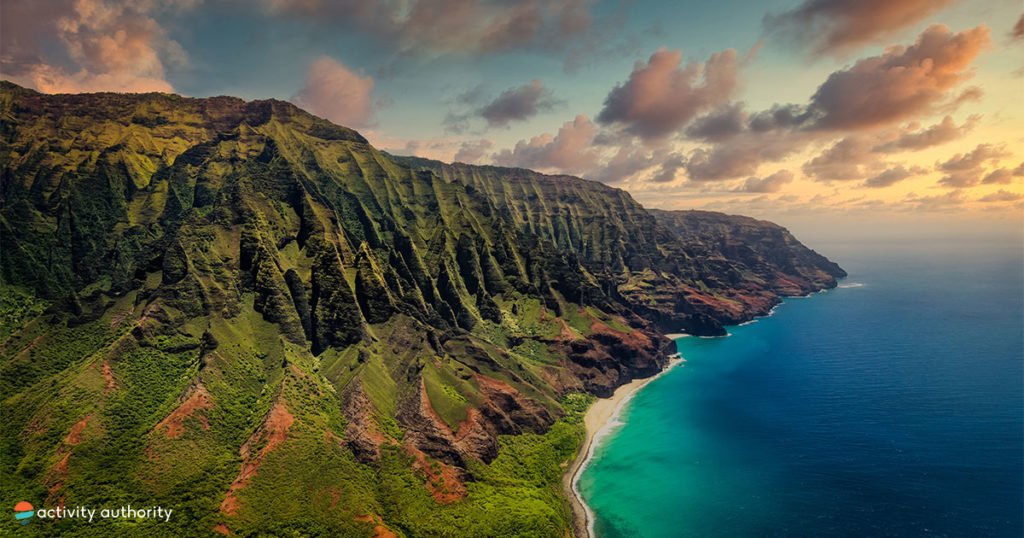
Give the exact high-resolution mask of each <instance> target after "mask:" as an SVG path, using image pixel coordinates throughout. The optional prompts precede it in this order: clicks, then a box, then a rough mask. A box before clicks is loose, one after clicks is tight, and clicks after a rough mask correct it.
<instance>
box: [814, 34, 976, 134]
mask: <svg viewBox="0 0 1024 538" xmlns="http://www.w3.org/2000/svg"><path fill="white" fill-rule="evenodd" d="M988 44H989V31H988V28H986V27H984V26H979V27H977V28H972V29H970V30H965V31H963V32H959V33H953V32H952V31H950V30H949V28H947V27H945V26H942V25H932V26H929V27H928V28H927V29H926V30H925V31H924V32H923V33H922V34H921V35H920V36H919V37H918V38H917V41H916V42H915V43H914V44H913V45H911V46H909V47H902V46H894V47H889V48H888V49H886V51H885V52H884V53H883V54H881V55H879V56H872V57H869V58H865V59H862V60H859V61H857V62H856V63H854V64H853V66H852V67H850V68H848V69H844V70H841V71H836V72H834V73H832V74H831V75H830V76H829V77H828V79H827V80H825V82H824V83H823V84H822V85H821V86H819V87H818V89H817V91H816V92H815V93H814V95H813V96H812V97H811V102H810V104H809V106H808V110H807V113H808V116H809V117H810V118H811V124H810V126H811V127H812V128H818V129H862V128H870V127H875V126H879V125H885V124H887V123H891V122H894V121H900V120H904V119H907V118H910V117H914V116H917V115H919V114H923V113H930V112H934V111H936V110H939V109H941V108H943V107H944V106H945V107H947V108H948V105H950V100H949V97H950V95H949V92H950V90H952V89H953V88H954V87H955V86H956V85H958V84H959V83H961V82H963V81H964V80H966V79H967V78H968V77H969V76H970V72H969V70H968V67H969V65H970V63H971V61H972V60H974V58H975V57H976V56H977V55H978V54H979V53H980V52H981V51H982V50H983V49H984V48H985V47H987V46H988ZM953 99H954V100H955V99H956V97H953Z"/></svg>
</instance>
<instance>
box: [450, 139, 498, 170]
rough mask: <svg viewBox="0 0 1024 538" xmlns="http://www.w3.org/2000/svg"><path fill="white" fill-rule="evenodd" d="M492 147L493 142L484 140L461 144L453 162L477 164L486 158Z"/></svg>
mask: <svg viewBox="0 0 1024 538" xmlns="http://www.w3.org/2000/svg"><path fill="white" fill-rule="evenodd" d="M492 147H494V142H492V141H490V140H486V139H485V140H470V141H467V142H463V143H462V145H461V146H460V147H459V151H458V152H456V153H455V157H453V160H454V162H460V163H468V164H478V163H480V162H481V161H482V160H483V158H484V157H486V156H487V152H489V151H490V150H491V148H492Z"/></svg>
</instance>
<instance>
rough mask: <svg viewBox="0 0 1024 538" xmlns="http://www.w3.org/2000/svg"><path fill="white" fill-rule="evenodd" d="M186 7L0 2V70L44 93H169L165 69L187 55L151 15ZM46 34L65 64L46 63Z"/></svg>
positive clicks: (124, 1) (99, 1)
mask: <svg viewBox="0 0 1024 538" xmlns="http://www.w3.org/2000/svg"><path fill="white" fill-rule="evenodd" d="M192 4H194V2H186V1H180V2H165V3H157V2H138V1H129V0H120V1H113V0H108V1H104V0H74V1H58V2H5V3H4V17H3V19H4V21H5V22H4V23H3V37H0V46H2V49H3V50H4V55H3V57H2V59H0V67H2V70H3V72H4V74H5V76H7V77H9V78H10V79H11V80H12V81H14V82H16V83H19V84H22V85H25V86H29V87H33V88H35V89H37V90H39V91H42V92H46V93H74V92H92V91H118V92H149V91H165V92H169V91H172V90H173V88H172V86H171V84H170V83H169V82H167V80H166V78H165V67H166V65H167V64H172V65H184V64H185V63H186V62H187V56H186V54H185V52H184V50H182V48H181V46H180V45H179V44H178V43H177V42H175V41H174V40H171V39H169V38H168V37H167V35H166V32H165V31H164V29H163V28H162V27H161V26H160V25H159V23H157V21H156V20H155V19H154V18H153V17H152V16H151V15H153V14H154V13H155V12H156V11H158V10H170V9H187V8H189V7H191V6H192ZM15 22H17V24H14V23H15ZM46 39H54V40H56V41H57V42H59V43H61V44H62V45H63V46H64V49H65V52H66V54H67V56H68V58H69V59H70V61H71V62H72V65H58V64H54V63H52V62H50V61H48V60H47V59H46V58H45V57H44V54H43V47H42V43H43V42H44V41H45V40H46Z"/></svg>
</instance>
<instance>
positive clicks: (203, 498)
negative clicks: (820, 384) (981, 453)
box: [0, 82, 841, 537]
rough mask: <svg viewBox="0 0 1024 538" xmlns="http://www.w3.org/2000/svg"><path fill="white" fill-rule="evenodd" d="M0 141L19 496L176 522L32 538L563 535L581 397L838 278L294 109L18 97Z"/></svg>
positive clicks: (709, 225)
mask: <svg viewBox="0 0 1024 538" xmlns="http://www.w3.org/2000/svg"><path fill="white" fill-rule="evenodd" d="M0 116H2V117H3V118H4V122H3V125H2V126H0V131H2V133H3V135H4V136H3V137H0V153H2V154H3V155H4V158H3V159H2V160H0V168H2V170H0V175H2V177H3V178H4V204H3V206H2V207H0V253H2V255H0V483H2V485H3V488H4V491H5V494H6V495H10V496H11V497H10V498H17V499H19V500H20V499H26V500H30V502H33V503H34V504H36V505H37V506H54V505H56V504H58V503H63V504H65V505H66V506H75V505H92V506H111V505H114V506H119V505H122V504H128V503H131V504H132V505H133V506H152V505H156V504H159V505H161V506H164V507H167V508H171V509H173V510H174V511H175V515H174V516H173V517H172V520H171V522H170V523H168V524H166V525H163V524H154V523H152V522H137V521H103V522H98V523H95V524H93V525H78V524H75V523H73V522H62V523H51V522H33V524H32V525H30V526H27V527H26V528H24V529H20V530H19V531H17V532H22V533H24V534H26V535H58V534H60V535H68V536H109V535H128V536H133V535H134V536H206V535H210V534H212V533H214V532H224V531H228V532H231V533H233V534H234V535H238V536H367V537H369V536H373V535H374V534H375V533H377V532H378V531H379V532H380V533H387V532H394V533H396V534H397V535H399V536H530V537H534V536H559V537H563V536H567V535H569V534H570V533H571V513H570V510H569V506H568V503H567V502H566V499H565V496H564V492H563V491H562V489H561V487H562V486H561V482H560V477H561V476H562V473H563V471H564V470H565V468H566V467H567V466H568V465H569V462H570V461H571V460H572V458H573V457H574V455H575V453H576V451H577V450H578V449H579V446H580V443H581V440H582V438H583V425H582V423H581V422H582V419H581V417H582V416H583V413H584V411H585V410H586V408H587V406H588V405H589V404H590V403H591V402H592V398H593V396H590V395H589V394H588V393H595V394H607V393H609V392H610V391H611V390H613V389H614V388H615V385H616V384H617V383H618V381H619V380H620V379H625V378H631V377H636V376H638V375H648V374H650V373H652V372H654V371H656V370H657V369H658V368H659V367H661V366H663V365H664V363H665V360H666V354H667V353H666V351H668V346H670V342H669V341H668V340H667V339H665V338H664V337H663V336H661V335H660V334H659V332H658V331H659V330H666V329H669V330H672V331H673V332H674V331H678V330H680V329H681V328H685V329H687V330H690V331H691V332H694V333H697V334H718V333H720V332H721V331H722V323H723V322H728V321H734V320H737V319H742V318H744V317H749V316H750V315H753V314H756V313H758V312H759V311H763V309H764V308H766V306H765V305H770V304H772V302H773V301H774V300H776V299H777V292H779V290H777V289H775V288H773V287H772V286H775V285H776V284H773V282H776V281H777V282H781V284H778V286H780V287H781V288H780V289H781V290H782V291H783V292H785V293H789V292H793V293H796V292H797V291H800V290H802V289H804V288H815V287H820V286H822V285H827V284H829V283H830V282H834V278H833V276H835V275H838V274H839V273H840V272H841V270H839V269H838V268H837V267H833V266H834V264H832V265H829V264H830V263H831V262H827V260H824V259H823V258H820V256H819V257H815V256H817V255H816V254H813V252H811V251H808V250H807V249H806V248H804V247H803V246H802V245H799V243H796V242H795V240H794V239H792V236H790V235H788V232H784V230H781V229H779V228H778V227H773V226H774V225H770V224H768V223H757V221H753V222H748V221H744V220H741V219H734V218H730V217H724V216H722V217H721V218H720V217H711V216H707V215H702V214H694V215H679V214H675V213H673V214H669V215H668V216H664V215H659V216H655V215H653V214H652V213H650V212H648V211H647V210H645V209H644V208H643V207H641V206H640V205H639V204H637V203H636V202H635V201H634V200H633V199H632V198H631V197H630V196H629V195H628V194H627V193H625V192H623V191H621V190H617V189H614V188H610V187H607V186H605V185H602V184H599V183H594V182H588V181H583V180H579V179H576V178H569V177H554V176H546V175H543V174H538V173H535V172H531V171H528V170H518V169H506V168H496V167H471V166H468V165H445V164H442V163H438V162H434V161H426V160H422V159H415V158H402V157H394V156H391V155H387V154H385V153H382V152H380V151H378V150H376V149H375V148H373V147H371V146H370V145H369V144H368V143H367V142H366V140H365V139H364V138H363V137H362V136H360V135H359V134H358V133H356V132H354V131H352V130H350V129H346V128H344V127H341V126H337V125H333V124H331V123H329V122H327V121H325V120H323V119H320V118H316V117H314V116H311V115H309V114H307V113H305V112H303V111H302V110H299V109H298V108H296V107H295V106H293V105H291V104H289V103H284V102H280V101H273V100H270V101H254V102H245V101H242V100H240V99H234V98H227V97H217V98H210V99H186V98H182V97H178V96H174V95H166V94H132V95H118V94H88V95H42V94H38V93H36V92H33V91H31V90H26V89H23V88H20V87H17V86H15V85H13V84H10V83H6V82H0ZM722 219H724V220H722ZM780 230H781V231H780ZM744 237H751V238H754V239H755V240H756V241H758V243H756V244H754V246H752V247H751V248H749V249H743V248H732V246H735V245H736V244H738V243H739V242H742V240H743V238H744ZM726 244H728V245H729V246H730V248H729V249H725V248H722V246H721V245H726ZM765 245H767V246H765ZM733 252H739V254H737V255H735V256H733V255H732V254H731V253H733ZM812 254H813V255H812ZM739 258H742V259H739ZM826 262H827V263H826ZM789 267H795V268H797V269H794V270H791V271H790V270H789V269H788V268H789ZM787 271H790V273H793V274H790V273H787ZM780 274H783V275H785V278H784V279H780V278H779V275H780ZM829 279H831V280H829ZM7 525H8V526H7V527H3V526H2V525H0V527H3V528H4V529H8V528H9V529H13V525H16V522H14V521H13V519H9V520H8V523H7ZM378 527H379V528H378ZM0 534H6V532H4V531H2V530H0Z"/></svg>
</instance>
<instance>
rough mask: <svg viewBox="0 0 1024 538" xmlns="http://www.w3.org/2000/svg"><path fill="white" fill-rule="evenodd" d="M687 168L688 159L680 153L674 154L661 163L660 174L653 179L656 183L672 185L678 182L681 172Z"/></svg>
mask: <svg viewBox="0 0 1024 538" xmlns="http://www.w3.org/2000/svg"><path fill="white" fill-rule="evenodd" d="M685 168H686V158H685V157H683V155H682V154H680V153H673V154H671V155H669V156H668V157H666V158H665V159H664V160H662V162H661V166H660V167H659V168H658V172H657V173H656V174H654V176H652V177H651V181H653V182H655V183H670V182H672V181H675V180H676V177H677V176H678V175H679V170H682V169H685Z"/></svg>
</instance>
